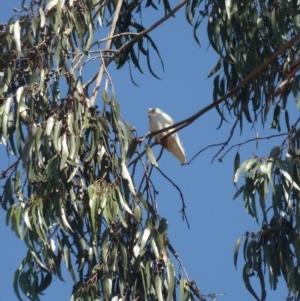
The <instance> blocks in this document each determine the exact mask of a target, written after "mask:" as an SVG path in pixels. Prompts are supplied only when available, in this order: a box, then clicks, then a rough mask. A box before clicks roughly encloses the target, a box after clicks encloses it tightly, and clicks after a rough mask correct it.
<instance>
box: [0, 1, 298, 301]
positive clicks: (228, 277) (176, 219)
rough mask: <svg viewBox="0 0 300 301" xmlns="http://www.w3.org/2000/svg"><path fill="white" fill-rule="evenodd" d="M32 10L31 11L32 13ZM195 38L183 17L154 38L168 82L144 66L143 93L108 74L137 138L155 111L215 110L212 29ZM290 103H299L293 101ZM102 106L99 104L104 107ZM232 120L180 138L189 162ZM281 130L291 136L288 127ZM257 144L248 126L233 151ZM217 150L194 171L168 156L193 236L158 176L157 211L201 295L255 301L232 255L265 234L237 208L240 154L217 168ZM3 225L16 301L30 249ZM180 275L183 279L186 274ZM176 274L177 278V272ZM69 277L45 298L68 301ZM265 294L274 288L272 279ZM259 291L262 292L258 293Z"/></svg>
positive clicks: (211, 122)
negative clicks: (16, 282)
mask: <svg viewBox="0 0 300 301" xmlns="http://www.w3.org/2000/svg"><path fill="white" fill-rule="evenodd" d="M27 2H28V1H27ZM27 2H26V3H25V4H27V5H28V3H27ZM19 3H21V1H16V0H11V1H2V3H1V10H0V23H5V22H6V21H8V19H9V17H10V16H11V15H12V14H13V10H12V9H13V8H14V7H19ZM148 11H151V10H149V9H148ZM162 16H163V10H161V11H160V12H155V13H151V14H150V16H149V18H145V19H144V20H143V21H144V23H143V25H144V27H146V28H147V27H148V26H150V25H151V24H153V23H154V22H155V21H157V20H158V19H159V18H161V17H162ZM192 30H193V29H192V27H191V26H190V25H189V24H188V23H187V21H186V19H185V16H184V9H182V10H180V11H179V12H178V13H177V14H176V17H175V18H170V19H169V20H168V21H167V22H166V23H164V24H162V25H161V26H160V27H159V28H157V29H156V30H155V31H153V32H152V33H151V37H152V38H153V40H154V42H155V43H156V45H157V46H158V48H159V51H160V54H161V56H162V59H163V61H164V66H165V71H164V72H163V71H162V69H161V67H160V63H159V61H158V60H157V59H156V58H155V54H154V52H153V53H152V54H153V55H152V58H153V65H152V68H153V69H154V70H155V72H156V74H157V75H158V76H159V77H160V78H162V80H157V79H155V78H154V77H153V76H152V75H151V74H150V72H149V71H148V69H147V63H146V61H144V60H142V63H141V67H142V69H143V71H144V75H142V74H140V73H139V71H138V70H133V76H134V79H135V81H136V82H137V83H138V84H139V87H136V86H134V85H133V84H132V82H131V80H130V77H129V71H128V66H127V65H125V66H124V67H123V69H121V70H115V66H114V65H113V64H112V65H111V66H109V68H108V71H109V72H110V75H111V77H112V80H113V83H114V88H115V91H116V93H117V96H118V100H119V102H120V105H121V114H122V116H123V117H124V118H125V120H127V121H128V122H129V123H130V124H131V125H132V126H133V127H135V128H136V129H137V131H138V136H142V135H144V134H146V133H147V132H148V131H149V129H148V118H147V110H148V108H149V107H158V108H160V109H162V110H163V111H165V112H166V113H168V114H169V115H170V116H172V118H173V120H174V121H180V120H183V119H185V118H187V117H189V116H191V115H192V114H194V113H195V112H196V111H198V110H200V109H201V108H203V107H204V106H206V105H208V104H209V103H210V102H212V89H213V78H210V79H206V77H207V75H208V74H209V73H210V71H211V69H212V68H213V67H214V66H215V64H216V61H217V56H216V54H215V53H214V51H213V49H212V48H210V47H209V44H208V41H207V38H206V26H205V22H204V23H203V24H202V26H201V27H200V29H199V33H198V36H199V39H200V42H201V46H202V47H199V45H198V44H197V43H196V42H195V41H194V38H193V34H192ZM93 64H100V63H99V62H95V63H93ZM100 95H101V93H100ZM291 101H292V102H293V100H292V99H291ZM100 102H101V100H100V98H99V101H98V103H100ZM292 105H293V104H292ZM270 117H271V116H270ZM228 120H229V123H224V124H223V126H222V128H221V129H219V130H216V128H217V127H218V125H219V116H218V114H217V112H216V111H215V110H213V111H210V112H208V113H207V114H205V115H204V116H202V117H201V118H200V119H199V120H197V121H195V122H194V123H193V124H191V125H190V126H189V127H186V128H184V129H183V130H182V131H180V132H179V136H180V139H181V140H182V141H183V144H184V148H185V152H186V156H187V160H189V159H190V158H192V157H193V156H194V155H195V154H196V153H197V151H199V150H200V149H201V148H204V147H205V146H208V145H210V144H213V143H220V142H222V141H224V140H226V139H227V137H228V133H229V131H230V129H231V126H232V124H233V121H232V120H231V119H230V116H228ZM270 123H271V120H268V122H267V123H266V124H267V125H268V124H270ZM291 123H292V122H291ZM282 124H284V123H282ZM282 128H283V131H285V128H284V126H283V125H282ZM257 130H258V131H259V134H260V136H264V135H269V134H275V131H274V130H273V131H271V130H269V129H268V127H265V130H264V131H263V130H262V128H261V126H260V125H258V126H257ZM254 137H255V131H254V130H253V129H251V125H249V124H246V123H244V132H243V135H242V136H240V135H239V130H238V131H237V132H236V134H235V135H234V137H233V139H232V142H231V143H232V144H234V143H237V142H242V141H244V140H247V139H249V138H254ZM274 146H276V141H275V140H274V141H265V142H264V141H261V142H260V143H259V148H258V150H256V148H255V143H254V142H253V143H250V144H246V145H245V146H242V147H241V149H240V154H241V160H242V161H243V160H245V159H247V158H248V157H249V156H251V155H253V154H257V155H265V156H268V154H269V152H270V150H271V149H272V148H273V147H274ZM159 150H160V147H159V146H155V148H154V151H155V152H156V153H158V152H159ZM218 150H219V148H210V149H208V150H207V151H205V152H203V153H202V154H201V155H200V156H198V157H197V158H196V159H195V160H194V161H193V163H192V164H191V165H186V166H181V165H180V163H179V161H177V160H176V159H175V158H174V157H173V156H172V155H171V154H169V153H168V152H164V154H163V157H162V158H161V160H160V161H159V167H160V168H161V169H162V170H163V171H164V172H165V173H166V174H167V175H168V176H169V177H170V178H171V179H172V180H173V181H174V182H175V183H176V184H177V185H178V186H180V188H181V190H182V193H183V195H184V198H185V203H186V205H187V211H186V213H187V215H188V219H189V222H190V225H191V229H190V230H189V229H188V228H187V226H186V224H185V222H183V221H182V220H181V215H180V213H179V211H180V209H181V200H180V196H179V194H178V192H177V191H176V190H175V189H174V188H173V187H172V186H171V184H170V183H169V182H167V181H166V180H165V179H164V178H162V176H161V175H160V174H159V173H158V172H157V171H154V173H153V181H154V183H155V184H156V189H157V190H158V191H159V194H158V195H157V204H158V210H159V213H160V215H161V216H163V217H165V218H166V219H167V220H168V221H169V232H168V235H169V239H170V242H171V244H172V245H173V247H174V248H175V249H176V251H177V253H178V254H179V257H180V258H181V260H182V262H183V264H184V266H185V268H186V270H187V272H188V275H189V278H190V279H192V280H195V281H196V283H197V284H198V286H199V288H200V290H201V293H202V294H209V293H225V295H224V296H223V297H219V299H218V300H223V301H227V300H230V301H234V300H253V298H252V297H251V295H250V294H249V293H248V292H247V290H246V289H245V287H244V284H243V280H242V266H243V259H242V256H240V257H239V261H238V270H235V267H234V265H233V249H234V245H235V242H236V240H237V238H238V237H240V236H242V235H243V234H244V233H245V231H246V230H248V231H254V232H256V231H258V230H259V226H258V225H257V224H256V223H255V221H254V220H253V219H252V218H251V217H250V216H248V215H247V214H246V212H245V210H244V207H243V202H242V200H241V198H240V199H237V200H235V201H233V200H232V196H233V195H234V193H235V191H236V189H235V187H234V186H233V160H234V156H235V153H236V149H234V150H232V151H231V152H230V153H229V154H227V156H226V157H225V158H224V160H223V163H220V162H218V161H217V160H215V161H214V162H213V163H211V160H212V158H213V156H214V155H215V154H216V152H217V151H218ZM0 156H1V158H2V160H1V161H0V170H3V169H5V167H6V166H7V163H8V162H9V160H10V161H11V162H13V160H14V159H13V158H7V156H6V151H5V149H4V146H3V145H0ZM240 183H242V180H241V181H240ZM0 223H1V225H2V226H1V232H0V239H1V242H2V243H1V248H0V258H2V260H1V272H0V273H1V274H0V278H1V281H0V291H1V295H2V296H3V297H4V299H6V300H11V301H13V300H17V298H16V297H15V294H14V291H13V287H12V277H13V273H14V271H15V269H16V268H17V267H18V266H19V264H20V263H21V260H22V259H23V257H25V255H26V248H25V243H24V242H23V241H21V240H19V239H18V238H17V237H16V236H15V235H14V234H13V232H12V231H11V229H10V227H6V226H5V212H3V210H1V211H0ZM240 255H242V254H240ZM173 261H174V262H175V261H176V260H175V259H173ZM179 272H180V273H181V274H183V272H182V271H179ZM176 274H177V275H178V270H177V271H176ZM63 276H66V277H65V278H66V283H62V282H61V281H60V280H59V279H58V278H57V279H55V278H54V281H53V283H52V285H51V287H50V288H49V289H48V290H47V291H46V292H45V295H44V296H43V297H42V298H41V299H42V300H43V301H48V300H49V301H50V300H51V301H52V300H53V298H54V299H55V300H57V301H60V300H69V297H70V294H71V290H72V282H71V280H70V279H69V278H68V275H67V272H66V271H64V274H63ZM253 280H254V281H255V279H253ZM280 281H281V283H280V285H279V289H278V290H277V291H275V292H271V291H270V290H268V300H275V301H276V300H284V297H285V296H286V291H285V284H284V282H283V279H281V280H280ZM266 286H267V288H268V283H267V278H266ZM254 287H256V288H258V286H255V285H254Z"/></svg>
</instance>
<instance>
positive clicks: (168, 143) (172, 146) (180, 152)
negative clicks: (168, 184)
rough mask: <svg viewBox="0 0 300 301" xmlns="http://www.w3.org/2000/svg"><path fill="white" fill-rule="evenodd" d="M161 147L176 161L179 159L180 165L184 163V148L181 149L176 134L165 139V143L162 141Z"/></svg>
mask: <svg viewBox="0 0 300 301" xmlns="http://www.w3.org/2000/svg"><path fill="white" fill-rule="evenodd" d="M163 140H164V139H163ZM162 145H163V146H164V148H165V149H166V150H168V151H169V152H170V153H172V154H173V155H174V156H175V157H176V158H177V159H179V161H180V162H181V164H183V163H185V162H186V158H185V152H184V148H183V147H182V144H181V141H180V140H179V137H178V135H177V133H174V134H173V135H171V136H169V137H167V139H165V141H162Z"/></svg>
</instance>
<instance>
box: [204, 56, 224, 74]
mask: <svg viewBox="0 0 300 301" xmlns="http://www.w3.org/2000/svg"><path fill="white" fill-rule="evenodd" d="M222 62H223V59H222V58H220V59H219V60H218V62H217V64H216V66H215V67H214V68H213V69H212V70H211V71H210V73H209V74H208V75H207V77H206V78H210V77H211V76H213V75H214V74H215V73H217V72H218V71H219V70H220V69H221V67H222Z"/></svg>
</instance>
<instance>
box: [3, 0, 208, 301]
mask: <svg viewBox="0 0 300 301" xmlns="http://www.w3.org/2000/svg"><path fill="white" fill-rule="evenodd" d="M24 2H25V1H23V4H22V5H24ZM141 5H142V3H141V2H136V1H132V2H131V3H128V2H125V1H96V0H85V1H72V0H69V1H63V0H51V1H31V2H30V6H29V7H26V6H23V8H22V9H21V10H15V12H16V13H17V15H16V16H15V17H13V18H11V19H10V20H9V22H8V24H2V25H1V28H0V30H1V32H0V46H1V53H0V68H1V70H0V71H1V73H0V76H1V77H0V96H1V106H0V133H1V137H2V141H3V142H4V143H5V145H6V147H7V151H8V152H9V153H10V154H12V155H13V156H14V158H15V162H14V163H13V164H12V165H11V166H9V167H8V168H7V169H6V170H5V171H3V172H2V174H1V179H3V181H4V189H3V193H2V195H1V204H2V207H3V209H4V210H6V211H7V215H6V223H7V225H8V224H11V227H12V229H13V231H14V232H15V234H16V235H17V236H18V237H19V238H22V239H24V241H25V243H26V245H27V248H28V252H27V254H26V256H25V258H24V259H23V261H22V263H21V265H20V266H19V268H18V269H17V270H16V272H15V275H14V283H13V285H14V290H15V292H16V295H17V297H18V299H19V300H22V298H23V296H22V293H23V294H24V295H26V296H27V298H29V299H30V300H39V299H40V296H41V295H42V294H43V292H44V291H45V290H46V288H47V287H48V286H49V285H50V284H51V281H52V275H56V276H58V277H59V279H61V280H63V275H62V264H63V262H64V264H65V266H66V268H67V269H68V271H69V273H70V276H71V278H72V279H73V282H74V286H73V292H72V297H71V300H100V299H104V300H108V299H113V300H119V299H120V298H121V299H124V300H134V299H136V298H138V299H140V300H147V299H158V300H163V299H168V300H171V299H173V298H174V299H176V290H175V288H176V287H178V291H179V292H180V299H181V300H187V299H194V298H195V296H197V297H198V299H200V300H202V299H203V298H202V296H201V295H200V293H199V289H198V288H197V286H196V284H195V283H194V282H192V281H190V280H188V278H187V277H181V278H180V279H179V278H176V277H175V270H174V265H173V263H172V261H171V258H170V256H169V253H168V249H170V247H171V246H170V243H169V241H168V237H167V233H166V231H167V228H168V223H167V221H166V220H165V219H164V218H161V217H159V216H158V214H157V212H156V209H155V195H156V190H155V186H154V183H152V182H151V179H150V177H149V175H150V174H151V171H152V168H153V166H152V165H151V164H149V163H147V158H143V159H142V158H141V157H142V154H141V152H142V151H143V149H141V147H142V146H140V145H141V141H140V140H138V138H137V136H136V132H135V130H134V129H133V128H132V127H131V126H130V125H129V124H128V123H126V122H124V121H123V118H122V116H121V113H120V105H119V103H118V101H117V99H116V96H115V93H114V89H113V83H112V82H111V81H110V77H109V73H108V71H107V70H106V66H107V65H108V64H109V60H111V61H112V60H114V62H115V63H116V66H117V68H121V67H122V66H123V65H124V64H125V63H126V62H128V63H129V64H133V65H134V66H135V67H137V69H138V70H140V71H141V72H142V70H141V67H140V65H139V55H142V56H145V58H146V60H147V64H148V67H149V70H150V72H151V73H153V74H154V72H153V71H152V69H151V65H150V54H149V49H154V51H155V52H156V53H157V55H158V57H159V52H158V50H157V47H156V45H155V44H154V42H153V41H152V39H151V38H150V36H149V35H148V34H146V33H143V35H140V36H139V39H136V42H135V43H132V45H130V43H129V42H130V41H131V40H132V39H133V38H134V37H136V36H137V35H138V34H139V33H140V32H142V31H143V30H144V28H143V27H142V25H141V24H138V23H137V22H136V20H135V19H136V17H134V15H137V16H140V17H141V18H142V13H144V10H146V9H148V7H149V6H150V7H151V6H152V7H155V5H154V4H153V3H152V2H151V1H148V2H147V5H146V7H143V8H142V6H141ZM162 6H163V9H164V10H165V12H166V13H168V12H169V11H170V6H169V3H168V1H163V3H162ZM106 28H111V30H110V32H109V33H107V30H106ZM106 35H107V38H104V37H105V36H106ZM100 37H102V40H101V39H100ZM103 42H106V49H100V48H99V45H101V43H103ZM121 48H122V49H123V50H120V49H121ZM96 59H97V60H98V61H100V62H99V66H100V71H99V70H98V69H97V70H96V71H95V74H94V75H93V76H92V77H91V78H88V79H86V78H87V75H88V74H87V72H85V70H86V66H87V65H88V64H90V62H93V61H94V60H96ZM103 74H104V75H105V76H106V82H105V86H104V87H103V92H102V105H103V109H101V110H100V109H98V106H97V105H96V106H94V102H95V100H96V97H97V92H98V89H99V87H100V84H101V78H100V77H101V76H102V75H103ZM92 88H93V90H92ZM92 92H93V93H92ZM89 95H91V96H89ZM99 103H101V101H99ZM144 153H145V151H144ZM147 154H148V155H149V156H150V157H151V159H152V160H153V154H152V151H151V148H150V147H147ZM141 171H142V172H143V174H144V176H143V177H141V178H140V180H139V178H138V177H136V179H135V174H136V173H140V172H141ZM172 250H173V251H171V252H173V253H174V254H175V251H174V249H173V248H172Z"/></svg>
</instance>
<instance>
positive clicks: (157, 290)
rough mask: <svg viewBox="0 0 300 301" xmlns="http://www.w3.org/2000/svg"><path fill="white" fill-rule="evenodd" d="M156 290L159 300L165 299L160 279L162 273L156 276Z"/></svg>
mask: <svg viewBox="0 0 300 301" xmlns="http://www.w3.org/2000/svg"><path fill="white" fill-rule="evenodd" d="M155 290H156V296H157V299H158V301H164V298H163V295H162V281H161V279H160V275H159V274H157V275H156V276H155Z"/></svg>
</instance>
